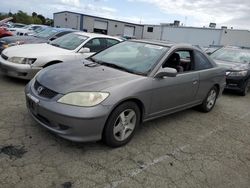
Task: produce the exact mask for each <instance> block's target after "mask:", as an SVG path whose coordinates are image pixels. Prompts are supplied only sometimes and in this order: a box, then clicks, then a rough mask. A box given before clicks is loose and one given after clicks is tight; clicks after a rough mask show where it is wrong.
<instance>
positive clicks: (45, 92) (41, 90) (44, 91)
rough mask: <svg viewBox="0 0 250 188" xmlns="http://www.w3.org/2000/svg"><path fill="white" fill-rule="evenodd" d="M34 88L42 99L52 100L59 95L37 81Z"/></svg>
mask: <svg viewBox="0 0 250 188" xmlns="http://www.w3.org/2000/svg"><path fill="white" fill-rule="evenodd" d="M34 88H35V90H36V92H37V94H38V95H39V96H41V97H44V98H48V99H52V98H53V97H55V96H56V95H57V94H58V93H57V92H55V91H52V90H51V89H48V88H46V87H44V86H43V85H41V84H40V83H39V82H38V81H37V80H36V81H35V84H34Z"/></svg>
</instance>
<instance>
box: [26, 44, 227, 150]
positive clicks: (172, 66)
mask: <svg viewBox="0 0 250 188" xmlns="http://www.w3.org/2000/svg"><path fill="white" fill-rule="evenodd" d="M224 86H225V70H224V69H223V68H220V67H217V65H216V64H215V63H214V62H213V60H211V59H210V58H209V57H208V56H207V55H206V54H204V53H203V52H202V51H200V50H199V49H197V48H195V47H192V46H189V45H173V44H165V43H163V42H148V41H136V40H135V41H126V42H123V43H120V44H117V45H115V46H113V47H110V48H108V49H106V50H104V51H102V52H100V53H98V54H96V55H94V56H92V57H91V58H89V59H87V60H83V61H82V62H78V63H75V62H74V63H70V62H69V63H64V64H61V65H55V66H51V67H48V68H46V69H44V70H42V71H41V72H40V73H38V75H37V76H36V77H35V78H34V79H33V80H31V81H30V82H29V84H28V85H27V86H26V89H25V93H26V100H27V107H28V109H29V112H30V114H31V115H32V117H33V118H34V119H35V120H36V121H37V122H38V123H39V124H41V125H42V126H43V127H45V128H47V129H49V130H50V131H52V132H54V133H56V134H58V135H59V136H61V137H63V138H65V139H68V140H72V141H81V142H82V141H96V140H100V139H102V140H103V141H104V142H105V143H106V144H107V145H109V146H112V147H117V146H121V145H124V144H126V143H128V142H129V141H130V139H131V138H132V136H133V135H134V133H135V130H136V128H137V127H138V126H139V124H140V123H142V122H145V121H148V120H152V119H154V118H158V117H161V116H165V115H168V114H171V113H174V112H177V111H180V110H184V109H187V108H191V107H194V106H199V107H200V109H201V110H202V111H204V112H209V111H210V110H212V108H213V107H214V105H215V102H216V99H217V97H218V96H219V95H220V94H221V92H222V91H223V89H224Z"/></svg>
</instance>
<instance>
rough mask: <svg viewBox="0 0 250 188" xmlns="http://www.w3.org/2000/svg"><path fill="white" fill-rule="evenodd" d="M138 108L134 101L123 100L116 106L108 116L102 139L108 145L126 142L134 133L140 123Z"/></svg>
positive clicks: (112, 145)
mask: <svg viewBox="0 0 250 188" xmlns="http://www.w3.org/2000/svg"><path fill="white" fill-rule="evenodd" d="M140 117H141V113H140V109H139V107H138V106H137V104H136V103H134V102H124V103H123V104H121V105H119V106H118V107H116V108H115V109H114V110H113V112H112V113H111V115H110V117H109V118H108V120H107V122H106V125H105V128H104V131H103V138H102V139H103V141H104V142H105V144H106V145H108V146H110V147H120V146H123V145H125V144H127V143H128V142H129V141H130V140H131V139H132V137H133V136H134V134H135V131H136V128H137V127H138V125H139V123H140Z"/></svg>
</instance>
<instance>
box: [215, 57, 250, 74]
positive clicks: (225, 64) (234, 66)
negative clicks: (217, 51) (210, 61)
mask: <svg viewBox="0 0 250 188" xmlns="http://www.w3.org/2000/svg"><path fill="white" fill-rule="evenodd" d="M214 61H215V62H216V64H217V65H219V66H221V67H225V68H226V69H228V70H235V71H237V70H247V69H250V64H249V63H234V62H230V61H221V60H216V59H214Z"/></svg>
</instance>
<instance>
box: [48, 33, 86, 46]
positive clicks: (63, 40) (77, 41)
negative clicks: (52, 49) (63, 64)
mask: <svg viewBox="0 0 250 188" xmlns="http://www.w3.org/2000/svg"><path fill="white" fill-rule="evenodd" d="M87 38H88V37H86V36H84V35H79V34H76V33H70V34H67V35H64V36H62V37H60V38H58V39H56V40H54V41H53V42H50V44H51V45H53V46H56V47H59V48H64V49H67V50H75V49H76V48H77V47H78V46H80V45H81V44H82V43H83V42H84V41H85V40H87Z"/></svg>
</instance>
